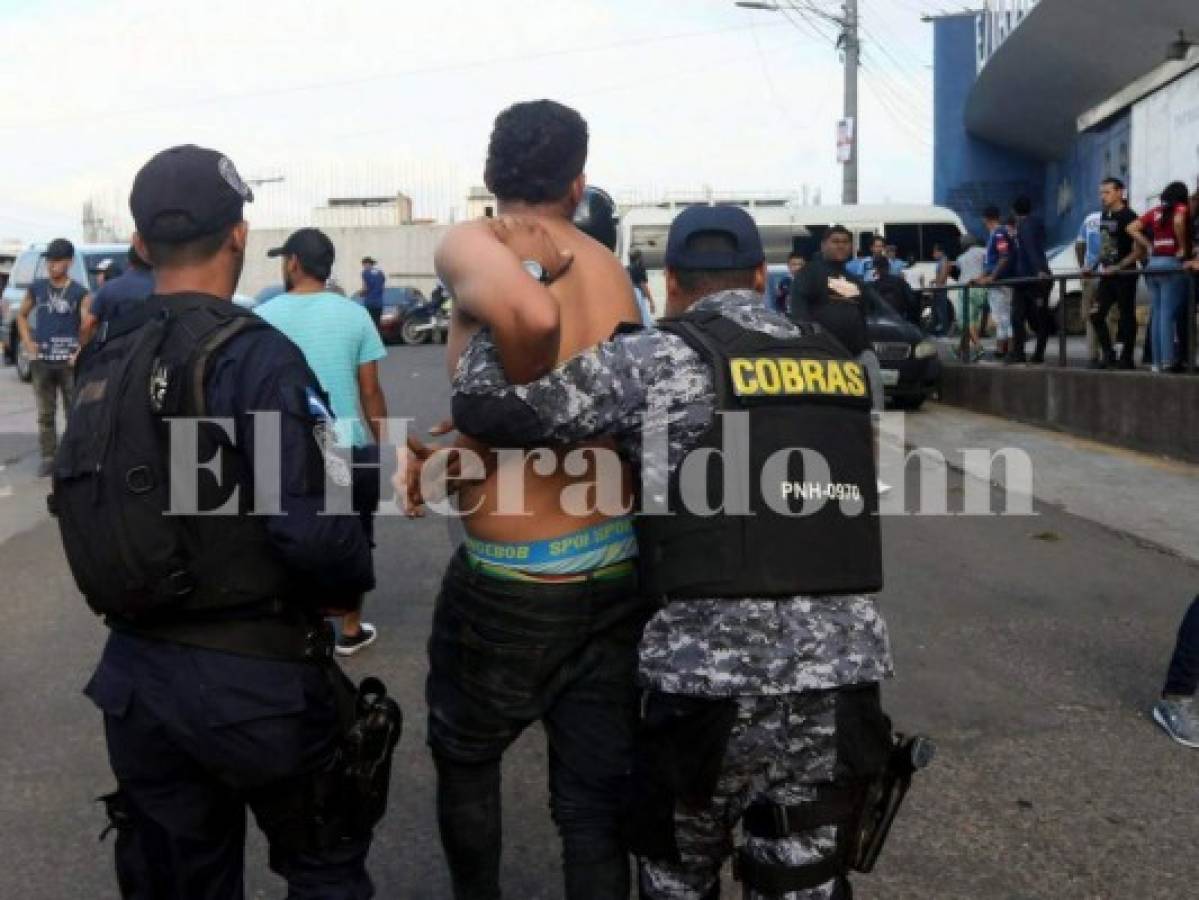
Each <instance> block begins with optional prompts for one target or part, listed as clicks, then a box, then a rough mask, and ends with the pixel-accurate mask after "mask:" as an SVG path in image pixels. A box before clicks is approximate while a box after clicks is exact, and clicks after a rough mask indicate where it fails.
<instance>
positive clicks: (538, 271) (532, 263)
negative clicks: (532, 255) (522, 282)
mask: <svg viewBox="0 0 1199 900" xmlns="http://www.w3.org/2000/svg"><path fill="white" fill-rule="evenodd" d="M521 265H522V266H524V267H525V271H526V272H528V273H529V274H530V275H532V276H533V277H534V278H536V279H537V280H538V281H545V269H543V268H542V267H541V263H539V262H538V261H537V260H535V259H526V260H524V261H523V262H522V263H521Z"/></svg>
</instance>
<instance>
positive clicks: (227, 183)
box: [129, 144, 254, 244]
mask: <svg viewBox="0 0 1199 900" xmlns="http://www.w3.org/2000/svg"><path fill="white" fill-rule="evenodd" d="M253 200H254V192H253V191H251V190H250V188H249V187H248V186H247V185H246V183H245V182H244V181H242V178H241V176H240V175H238V174H237V169H236V168H235V167H234V165H233V162H232V160H230V159H229V157H227V156H225V155H224V154H223V153H221V152H220V151H218V150H209V149H208V148H206V147H197V146H196V145H195V144H184V145H182V146H179V147H171V148H170V149H168V150H163V151H162V152H161V153H158V154H156V155H155V156H154V157H153V158H151V160H150V161H149V162H148V163H146V164H145V165H144V166H142V168H141V171H139V172H138V173H137V177H136V178H135V179H134V180H133V190H132V191H131V192H130V194H129V211H130V212H132V213H133V221H134V224H136V225H137V230H138V233H139V234H141V236H142V237H143V238H144V239H146V240H148V241H162V242H164V243H168V244H181V243H184V242H186V241H190V240H194V239H196V238H199V237H204V236H205V235H208V234H215V233H216V232H218V231H220V230H221V229H222V228H225V227H227V226H229V225H232V224H234V223H235V222H240V221H241V220H242V208H243V206H244V204H246V203H251V202H253Z"/></svg>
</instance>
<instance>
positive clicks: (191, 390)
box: [53, 295, 298, 624]
mask: <svg viewBox="0 0 1199 900" xmlns="http://www.w3.org/2000/svg"><path fill="white" fill-rule="evenodd" d="M109 325H110V326H112V327H111V330H109V331H108V332H107V333H102V334H101V335H100V337H98V338H97V340H95V341H93V342H92V343H91V344H90V345H89V346H88V347H87V348H86V350H85V352H84V353H83V354H82V355H81V356H80V360H79V364H78V368H77V377H76V386H75V401H74V406H73V408H72V410H71V413H70V416H69V419H68V423H67V430H66V434H65V435H64V437H63V441H62V444H61V446H60V447H59V450H58V454H57V456H56V457H55V463H54V494H53V509H54V512H55V515H56V516H57V518H58V524H59V528H60V531H61V533H62V541H63V546H64V549H65V550H66V555H67V560H68V562H69V563H70V566H71V571H72V573H73V574H74V576H75V580H76V582H77V584H78V585H79V589H80V591H81V593H82V594H83V595H84V598H85V599H86V600H87V602H88V605H89V606H91V608H92V609H93V610H94V611H95V612H96V613H99V614H103V615H108V616H110V617H113V618H115V619H116V620H119V621H124V622H128V623H132V624H137V623H145V624H153V623H162V622H169V621H171V620H176V619H181V618H182V619H191V618H195V617H196V616H197V614H198V615H199V616H201V617H203V616H204V615H205V614H211V613H228V612H231V611H234V610H238V609H241V610H247V611H249V610H254V609H255V608H263V609H265V608H267V607H271V608H274V607H276V606H278V605H279V603H280V601H282V600H287V601H289V602H294V600H295V598H296V594H297V588H298V585H296V584H295V583H294V582H295V580H296V579H295V578H294V577H293V576H292V575H291V574H290V573H289V572H288V570H287V568H286V567H285V566H284V565H283V563H282V561H281V560H279V558H278V557H277V555H276V553H275V552H274V550H273V548H272V547H271V546H270V544H269V542H268V539H267V533H266V528H265V525H264V522H263V518H262V517H261V516H251V515H247V512H248V511H249V508H250V506H251V505H252V496H251V491H250V478H249V473H250V472H251V471H252V465H251V463H250V461H248V460H246V459H244V458H243V457H242V455H241V453H240V452H239V450H238V449H237V448H236V447H234V446H232V438H231V437H230V436H228V435H227V434H225V433H224V432H222V431H220V430H218V429H217V428H216V427H215V426H213V425H206V424H200V425H199V431H198V444H199V446H198V450H197V455H196V459H197V460H198V461H199V462H201V463H204V462H207V461H209V460H211V459H212V458H213V456H214V454H215V453H216V452H217V450H218V448H219V450H220V459H221V472H220V481H219V484H218V482H217V479H216V478H215V477H214V475H213V473H211V472H207V471H205V472H200V473H197V472H194V471H193V472H188V473H176V474H177V475H178V474H181V475H182V477H187V478H190V479H197V478H198V481H195V482H193V483H196V484H197V485H198V490H197V492H196V493H197V499H198V508H199V509H200V510H201V511H211V510H217V509H220V508H221V507H222V506H223V505H224V503H225V501H226V500H227V499H228V498H229V496H230V495H231V493H232V491H233V488H234V486H235V485H236V486H237V487H238V503H237V504H236V507H235V508H236V514H233V515H215V516H205V515H168V514H167V510H168V508H169V507H170V500H171V476H172V473H171V471H170V466H169V458H168V426H167V424H166V422H165V421H164V420H165V419H166V417H170V416H205V415H207V409H206V406H207V404H206V403H205V396H204V392H205V374H206V372H207V370H208V363H209V361H210V360H211V359H213V358H214V357H215V356H217V355H218V354H219V352H220V349H221V348H222V347H223V346H224V345H225V344H226V343H227V342H228V341H229V340H230V339H232V338H233V337H234V336H236V335H238V334H240V333H242V332H244V331H248V330H251V329H255V328H266V327H269V326H268V325H267V324H266V323H265V322H263V321H262V320H261V319H259V318H258V317H257V316H255V315H254V314H253V313H250V312H247V311H245V310H242V309H239V308H238V307H236V306H234V305H233V304H232V303H228V302H222V301H219V300H217V299H215V298H210V297H206V296H202V295H180V296H173V297H171V298H170V299H169V300H167V299H164V298H160V297H152V298H151V299H150V300H148V301H147V302H146V304H145V305H144V306H143V307H142V308H141V309H139V310H138V311H137V312H136V313H134V314H132V315H131V316H129V317H127V318H122V319H120V320H118V321H116V322H113V323H109Z"/></svg>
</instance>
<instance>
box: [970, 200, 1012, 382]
mask: <svg viewBox="0 0 1199 900" xmlns="http://www.w3.org/2000/svg"><path fill="white" fill-rule="evenodd" d="M983 224H984V225H986V226H987V258H986V262H985V263H984V264H983V271H984V272H985V273H986V274H984V275H983V277H982V278H980V279H979V280H978V283H979V284H985V285H987V288H988V290H987V305H988V306H990V307H991V316H992V317H993V318H994V319H995V356H996V358H997V359H1004V358H1006V357H1007V354H1008V349H1009V345H1010V343H1011V337H1012V289H1011V288H1007V287H997V286H995V285H994V282H996V281H999V280H1000V279H1003V278H1010V277H1011V276H1012V275H1013V274H1014V271H1013V270H1014V268H1015V253H1016V247H1015V242H1014V241H1013V240H1012V235H1011V232H1010V231H1008V228H1007V226H1006V225H1004V224H1003V221H1002V219H1001V217H1000V215H999V207H997V206H988V207H987V208H986V209H984V210H983Z"/></svg>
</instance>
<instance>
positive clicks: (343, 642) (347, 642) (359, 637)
mask: <svg viewBox="0 0 1199 900" xmlns="http://www.w3.org/2000/svg"><path fill="white" fill-rule="evenodd" d="M378 636H379V632H377V631H376V630H375V626H374V625H369V624H367V623H366V622H362V623H360V624H359V625H358V633H357V634H354V635H349V634H346V633H344V632H342V634H340V635H338V638H337V646H336V648H334V649H335V650H336V652H337V655H338V656H353V655H354V654H355V653H357V652H358V651H359V650H363V649H365V648H367V647H369V646H370V645H371V644H373V643H374V642H375V638H377V637H378Z"/></svg>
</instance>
